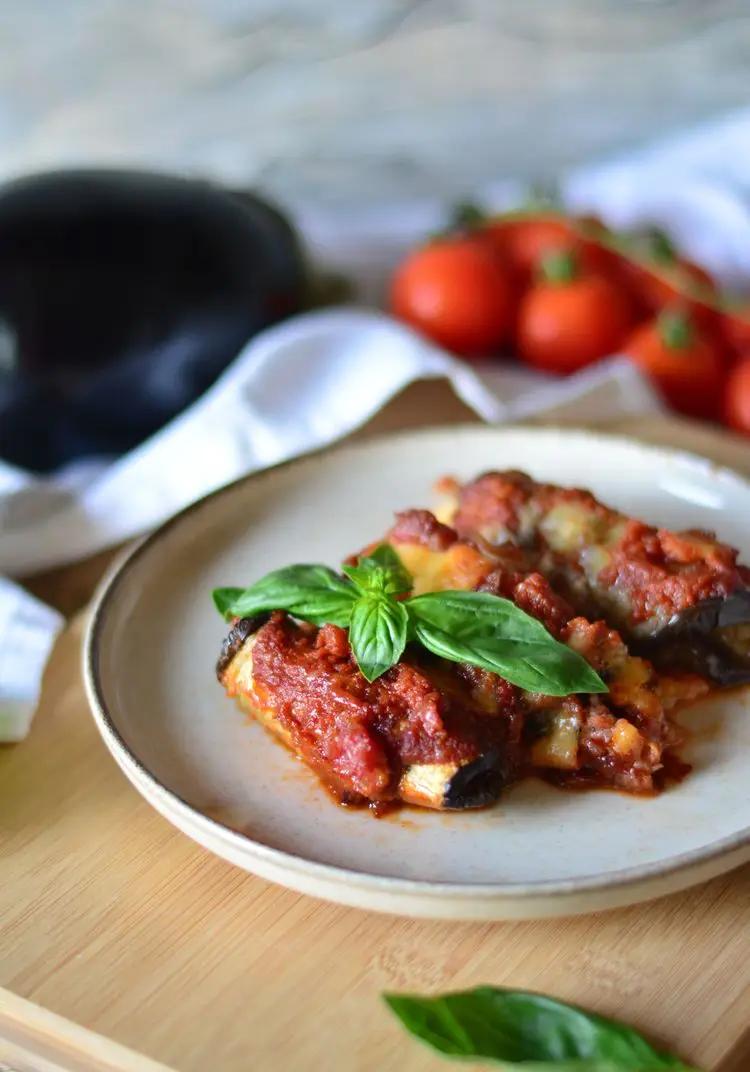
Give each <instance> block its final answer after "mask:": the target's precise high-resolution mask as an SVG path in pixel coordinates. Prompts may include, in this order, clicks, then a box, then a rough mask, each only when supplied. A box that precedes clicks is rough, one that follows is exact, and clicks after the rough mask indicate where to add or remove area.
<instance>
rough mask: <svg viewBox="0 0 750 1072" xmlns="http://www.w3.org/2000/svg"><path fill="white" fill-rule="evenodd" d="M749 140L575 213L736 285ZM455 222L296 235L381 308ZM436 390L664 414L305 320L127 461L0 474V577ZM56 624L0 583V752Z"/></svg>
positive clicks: (108, 537)
mask: <svg viewBox="0 0 750 1072" xmlns="http://www.w3.org/2000/svg"><path fill="white" fill-rule="evenodd" d="M747 144H750V114H748V113H745V114H743V115H741V116H734V117H730V119H729V120H727V121H726V122H723V123H721V124H719V125H718V126H716V127H715V128H713V129H711V128H707V129H702V130H699V131H698V132H696V133H695V134H694V135H691V136H686V137H685V138H683V139H681V140H677V141H673V142H671V143H668V144H666V145H665V146H664V147H663V148H661V149H660V148H658V147H657V148H655V149H651V150H649V151H646V152H642V153H640V154H637V155H635V156H633V157H631V158H630V159H629V160H625V161H621V162H614V163H612V164H608V165H605V166H602V167H597V168H592V169H587V170H586V171H583V172H580V173H578V174H576V175H573V176H570V177H569V178H568V179H567V180H566V181H565V183H564V186H563V190H564V193H565V196H566V199H567V201H568V202H569V203H570V204H571V205H572V206H574V207H575V208H577V209H581V210H584V209H585V210H594V211H598V212H599V213H600V214H601V215H602V216H603V218H604V219H605V220H606V221H607V222H610V223H612V224H614V225H618V226H622V225H629V224H633V223H640V222H650V223H657V224H659V223H660V224H662V225H664V226H666V227H667V228H668V229H669V230H670V231H671V232H672V234H673V235H674V236H675V237H676V238H677V239H678V241H679V242H680V243H681V244H682V245H683V246H684V247H685V248H686V249H687V251H688V252H690V253H693V254H694V255H696V256H698V257H700V258H702V259H703V260H704V261H705V262H706V263H707V265H708V266H709V267H710V268H711V269H712V270H713V271H714V272H715V273H716V274H717V275H718V277H719V278H720V279H722V280H723V281H724V282H727V283H730V284H733V285H736V284H737V283H739V282H741V281H743V280H744V281H746V280H747V279H748V278H750V211H749V210H748V207H747V205H748V199H747V198H746V196H745V195H746V193H747V190H748V188H750V159H748V157H747V153H746V151H745V146H746V145H747ZM732 146H734V149H735V151H732V149H731V147H732ZM722 161H726V162H727V168H726V170H725V172H724V174H725V175H726V181H722V169H721V162H722ZM708 162H710V163H708ZM729 164H731V167H729ZM743 165H744V166H743ZM512 193H515V196H516V198H517V196H518V191H517V189H516V190H515V191H511V188H509V187H508V186H507V185H502V186H496V187H494V188H491V189H488V190H486V191H483V192H482V191H480V198H481V199H482V200H483V201H484V202H485V203H487V204H489V205H491V206H496V207H501V206H503V205H504V204H507V203H508V201H509V199H510V197H511V196H512ZM442 212H443V208H442V206H438V205H432V206H430V205H422V206H414V205H411V206H400V207H399V206H393V207H392V208H391V209H389V210H388V211H387V212H385V213H384V212H382V211H379V212H370V213H368V212H364V211H363V212H360V213H358V214H357V216H356V218H354V219H345V220H342V219H340V218H331V217H328V218H323V217H321V216H319V215H315V214H307V213H304V212H303V213H302V214H301V221H302V229H303V231H304V232H305V233H306V236H307V237H308V239H309V240H310V244H311V246H312V248H313V253H314V255H315V256H317V257H318V258H319V259H320V260H322V261H324V262H327V263H328V264H331V265H335V266H337V267H339V268H342V269H344V270H345V271H347V272H348V273H349V274H350V276H352V277H353V279H354V280H355V282H356V283H357V285H358V291H359V294H360V295H361V296H363V297H364V298H365V299H368V298H369V300H371V301H376V300H377V299H378V298H379V297H381V296H382V291H383V282H384V279H385V277H386V275H387V272H388V270H389V269H390V267H391V266H392V264H393V263H394V260H395V259H396V258H397V257H398V255H399V254H400V252H401V251H402V250H403V249H404V248H405V247H406V246H408V245H409V244H410V243H412V242H413V241H415V240H416V239H418V238H420V237H421V236H422V235H424V234H425V233H426V232H427V231H429V230H431V229H433V228H434V227H436V226H438V225H439V223H440V222H441V215H442ZM436 377H445V378H447V379H448V380H449V381H450V382H451V383H452V385H453V387H454V389H455V391H456V393H457V394H458V395H459V396H460V397H461V398H462V399H463V400H464V401H465V402H466V403H467V404H468V405H469V406H470V407H471V408H472V409H473V410H474V411H475V412H476V413H477V414H478V415H479V416H480V417H482V418H483V419H485V420H487V421H505V420H513V419H519V418H523V417H527V416H530V415H532V414H534V413H548V414H550V415H551V416H560V417H562V416H565V417H566V418H574V419H579V420H581V421H585V420H588V419H592V418H596V419H598V420H601V419H605V418H606V417H607V416H611V417H616V416H622V415H625V414H629V413H632V414H646V413H648V412H654V411H656V410H658V408H659V405H658V402H657V400H656V398H655V396H654V395H653V392H652V391H651V390H650V388H649V387H648V386H647V385H646V384H645V383H644V382H643V380H641V379H640V377H639V376H638V374H637V373H636V372H635V371H634V369H633V368H632V366H631V365H630V364H628V363H627V362H625V361H622V360H617V359H612V360H610V361H608V362H605V363H603V364H601V365H599V366H597V367H595V368H592V369H589V370H586V371H584V372H582V373H580V374H578V375H577V376H573V377H571V378H570V379H568V380H564V381H559V380H550V379H545V378H544V377H541V376H539V375H537V374H535V373H531V372H529V371H528V370H525V369H523V368H521V367H520V366H518V365H513V364H507V365H501V364H496V365H492V366H485V367H481V366H479V367H477V368H471V367H469V366H468V365H466V364H465V363H462V362H459V361H456V360H454V359H453V358H451V357H450V356H449V355H447V354H445V353H443V352H442V351H441V350H439V349H438V348H436V347H434V346H432V345H430V344H429V343H428V342H426V341H425V340H423V339H421V338H419V337H418V336H417V335H416V334H414V333H413V332H411V331H409V330H407V329H406V328H404V327H403V326H401V325H399V324H397V323H395V322H394V321H392V320H391V319H390V318H388V317H387V316H385V315H384V314H382V313H379V312H376V311H374V310H372V311H370V310H367V309H362V308H351V309H336V310H332V311H326V312H320V313H314V314H309V315H307V316H304V317H299V318H296V319H295V320H292V321H288V322H287V323H285V324H282V325H280V326H279V327H277V328H274V329H272V330H271V331H268V332H266V333H265V334H264V335H262V336H260V337H258V338H257V339H256V340H254V341H253V342H251V343H250V344H249V345H248V346H247V347H245V348H244V349H243V351H242V352H241V353H240V354H239V355H238V357H237V358H236V360H235V361H234V362H233V363H232V365H231V366H230V367H229V368H228V369H227V370H226V372H225V373H224V375H223V376H222V377H221V378H220V379H219V380H218V382H217V383H216V384H215V385H214V387H213V388H212V389H211V390H210V391H208V392H207V393H206V395H204V397H203V398H202V399H200V400H199V401H198V402H197V403H195V405H193V406H192V407H190V409H188V410H187V411H186V412H185V413H183V414H182V415H181V416H179V417H178V418H177V419H176V420H174V421H173V422H172V423H171V424H169V425H168V426H167V427H165V428H164V429H162V430H161V431H160V432H159V433H158V434H157V435H155V436H154V437H153V438H152V439H150V440H148V442H146V443H144V444H143V445H142V446H140V447H139V448H138V449H136V450H134V451H132V452H131V453H130V454H128V455H127V456H125V457H124V458H122V459H120V460H118V461H116V462H114V463H104V462H87V463H85V464H81V465H76V466H73V467H71V468H68V469H67V470H66V471H64V472H62V473H59V474H57V475H56V476H55V477H53V478H50V479H38V478H35V477H33V476H31V475H30V474H28V473H24V472H22V471H20V470H18V469H15V468H13V467H11V466H9V465H7V464H4V463H2V462H0V573H5V574H6V575H7V576H13V575H15V576H19V575H22V574H26V573H30V572H33V571H34V570H38V569H41V568H44V567H47V566H51V565H55V564H62V563H64V562H68V561H73V560H75V559H77V558H80V557H82V556H85V555H87V554H90V553H92V552H94V551H97V550H99V549H100V548H103V547H106V546H108V545H111V544H114V543H117V542H119V541H121V540H123V539H126V538H128V537H130V536H133V535H135V534H136V533H139V532H142V531H144V530H146V529H149V528H151V527H153V526H154V525H156V524H158V523H159V522H160V521H162V520H163V519H164V518H166V517H168V516H169V515H170V514H172V513H174V511H175V510H178V509H180V508H181V507H182V506H184V505H186V504H187V503H189V502H191V501H193V500H195V499H197V498H199V497H200V496H201V495H203V494H205V493H206V492H208V491H210V490H211V489H213V488H214V487H217V486H219V485H221V484H223V483H226V482H227V481H229V480H232V479H233V478H235V477H237V476H239V475H241V474H243V473H247V472H252V471H255V470H258V469H262V468H264V467H265V466H268V465H272V464H274V463H275V462H279V461H282V460H284V459H286V458H290V457H294V456H295V455H298V454H301V453H304V452H305V451H309V450H312V449H315V448H316V447H320V446H323V445H325V444H327V443H331V442H334V441H335V440H337V439H340V438H342V437H343V436H345V435H347V434H348V433H349V432H351V431H353V430H354V429H355V428H357V427H359V426H361V425H362V424H364V423H365V422H366V421H367V420H368V419H369V418H370V417H371V416H372V415H373V414H374V413H376V412H377V411H378V410H379V409H380V408H381V407H382V406H383V405H385V403H386V402H387V401H388V400H389V399H390V398H392V397H393V396H394V395H396V394H397V393H398V392H399V391H400V390H401V389H402V388H403V387H405V386H406V385H407V384H409V383H411V382H413V381H414V380H418V379H425V378H428V379H429V378H436ZM60 624H61V619H60V617H59V615H57V614H55V612H53V611H49V610H48V609H47V608H44V607H43V606H42V605H41V604H39V603H38V601H37V600H34V599H32V597H30V596H28V595H27V594H26V593H24V592H23V591H21V590H20V589H19V588H18V587H15V586H13V585H12V584H10V583H9V582H7V581H0V740H3V739H5V740H16V739H19V738H20V737H22V736H23V734H24V733H25V732H26V730H27V728H28V725H29V722H30V719H31V714H32V712H33V709H34V706H35V703H36V699H37V696H38V691H39V687H40V679H41V673H42V669H43V666H44V662H45V659H46V657H47V654H48V652H49V650H50V648H51V646H52V643H53V640H54V637H55V635H56V633H57V631H58V630H59V628H60Z"/></svg>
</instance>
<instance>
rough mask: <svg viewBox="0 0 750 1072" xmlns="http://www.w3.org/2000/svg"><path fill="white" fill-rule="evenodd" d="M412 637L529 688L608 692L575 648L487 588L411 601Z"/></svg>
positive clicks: (556, 693) (448, 656)
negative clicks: (552, 634) (486, 589)
mask: <svg viewBox="0 0 750 1072" xmlns="http://www.w3.org/2000/svg"><path fill="white" fill-rule="evenodd" d="M406 606H407V608H408V611H409V618H410V620H411V628H412V630H413V634H414V637H415V638H416V639H417V640H418V641H419V642H420V643H421V644H423V645H424V647H426V648H428V649H429V650H430V651H432V652H434V653H435V654H436V655H440V656H441V657H442V658H443V659H450V660H451V661H453V662H459V663H471V664H472V665H474V666H481V667H483V668H484V669H485V670H491V671H492V672H493V673H494V674H499V675H500V676H501V677H504V678H505V680H506V681H510V682H511V683H512V684H514V685H518V686H519V688H522V689H526V690H527V691H528V692H541V693H544V695H546V696H567V695H569V694H570V693H574V692H607V686H606V685H605V684H604V682H603V681H602V679H601V678H600V677H599V675H598V674H597V673H596V671H595V670H594V669H593V668H592V667H591V666H590V665H589V663H587V662H586V660H585V659H584V658H582V657H581V656H580V655H578V653H577V652H575V651H573V650H572V649H571V648H569V647H567V646H566V645H565V644H561V643H560V642H559V641H558V640H555V638H554V637H553V636H551V634H550V633H548V632H547V630H546V629H545V628H544V626H543V625H542V623H541V622H540V621H538V620H537V619H536V618H532V617H531V615H530V614H526V612H525V611H522V610H521V609H520V608H519V607H517V606H516V605H515V603H511V601H510V600H509V599H503V598H501V597H500V596H493V595H490V593H489V592H461V591H448V592H431V593H428V594H426V595H422V596H416V597H415V598H414V599H409V600H407V604H406Z"/></svg>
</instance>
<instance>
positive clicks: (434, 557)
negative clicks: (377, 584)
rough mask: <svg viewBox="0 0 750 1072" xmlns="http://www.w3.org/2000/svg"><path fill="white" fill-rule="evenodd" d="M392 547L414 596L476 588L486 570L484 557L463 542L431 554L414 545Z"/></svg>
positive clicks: (419, 545)
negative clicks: (409, 577) (407, 575)
mask: <svg viewBox="0 0 750 1072" xmlns="http://www.w3.org/2000/svg"><path fill="white" fill-rule="evenodd" d="M393 546H394V547H395V549H396V551H397V552H398V555H399V557H400V559H401V561H402V562H403V564H404V565H405V566H406V568H407V569H408V571H409V573H411V575H412V577H413V578H414V595H415V596H420V595H424V593H425V592H443V591H446V590H447V589H451V588H458V589H471V588H475V587H476V586H477V585H478V584H479V583H480V582H481V581H482V580H483V579H484V578H485V577H486V576H487V573H488V571H489V563H488V561H487V559H486V558H485V557H484V555H482V554H481V553H480V552H479V551H477V550H475V548H473V547H468V546H467V545H466V544H463V543H455V544H453V546H452V547H449V548H448V550H447V551H431V550H430V549H429V548H428V547H423V546H422V545H421V544H416V543H396V544H394V545H393Z"/></svg>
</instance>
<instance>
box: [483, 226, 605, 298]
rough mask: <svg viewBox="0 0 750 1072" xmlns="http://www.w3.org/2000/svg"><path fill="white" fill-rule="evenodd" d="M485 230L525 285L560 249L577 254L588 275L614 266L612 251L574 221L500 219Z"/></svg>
mask: <svg viewBox="0 0 750 1072" xmlns="http://www.w3.org/2000/svg"><path fill="white" fill-rule="evenodd" d="M484 231H485V234H486V235H487V236H488V238H490V240H491V241H492V242H493V243H494V245H495V246H496V248H497V250H498V252H499V253H500V254H501V255H502V256H503V257H504V259H505V260H506V262H507V264H508V266H509V268H510V269H511V271H512V272H513V275H514V277H515V278H516V279H517V281H518V282H519V283H520V284H521V285H522V286H528V285H529V283H531V282H532V280H533V279H534V277H535V276H536V275H537V273H538V272H539V270H540V268H541V265H542V261H543V260H544V258H545V257H546V256H547V255H548V254H550V253H554V252H557V251H560V250H571V251H573V252H575V254H576V257H577V259H578V262H579V264H580V267H581V269H582V270H585V271H587V272H596V271H601V272H605V273H606V272H608V271H609V269H610V267H611V260H612V256H611V254H610V252H609V250H607V249H605V248H604V247H603V246H601V245H599V243H598V242H596V241H594V240H593V239H589V238H584V237H583V236H582V235H580V234H579V233H578V229H577V227H576V225H575V223H574V222H573V221H572V220H567V219H563V218H562V217H558V216H536V217H532V216H529V217H524V218H519V219H508V220H498V221H497V222H495V223H489V224H487V225H486V227H485V228H484Z"/></svg>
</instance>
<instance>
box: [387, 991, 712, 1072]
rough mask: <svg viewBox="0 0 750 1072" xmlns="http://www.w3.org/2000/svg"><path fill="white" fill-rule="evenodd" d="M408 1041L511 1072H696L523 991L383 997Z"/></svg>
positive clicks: (626, 1034)
mask: <svg viewBox="0 0 750 1072" xmlns="http://www.w3.org/2000/svg"><path fill="white" fill-rule="evenodd" d="M383 997H384V999H385V1002H386V1004H387V1005H388V1007H389V1008H390V1009H391V1010H392V1011H393V1012H394V1013H395V1014H396V1016H397V1017H398V1019H399V1020H400V1021H401V1023H402V1024H403V1025H404V1027H405V1028H406V1030H407V1031H409V1032H410V1034H412V1035H414V1036H415V1037H416V1038H418V1039H421V1041H422V1042H426V1043H427V1044H428V1045H429V1046H431V1047H432V1048H433V1049H435V1050H437V1051H438V1052H439V1053H442V1054H447V1055H449V1056H453V1057H470V1058H474V1059H476V1060H482V1059H484V1060H491V1061H495V1062H498V1063H499V1065H500V1067H501V1068H502V1069H507V1070H508V1072H511V1070H513V1069H519V1070H521V1072H552V1070H554V1072H662V1070H670V1072H697V1070H696V1069H692V1070H691V1069H690V1068H689V1067H688V1066H687V1065H685V1064H683V1063H682V1062H681V1061H680V1060H678V1058H676V1057H673V1056H670V1055H669V1054H666V1053H661V1052H659V1051H658V1050H655V1049H654V1048H653V1046H651V1045H650V1044H649V1043H648V1042H646V1040H645V1039H644V1038H643V1037H642V1036H641V1035H639V1034H638V1032H637V1031H634V1030H633V1029H632V1028H630V1027H627V1026H626V1025H625V1024H620V1023H618V1022H617V1021H615V1020H608V1019H605V1017H603V1016H597V1015H596V1014H595V1013H589V1012H584V1010H583V1009H578V1008H576V1007H575V1006H573V1005H566V1004H565V1003H564V1002H562V1001H555V1000H554V999H553V998H548V997H545V996H544V995H543V994H532V993H528V992H526V991H523V990H505V989H502V988H500V987H492V986H479V987H476V988H475V989H474V990H464V991H461V992H458V993H455V994H444V995H442V996H440V995H438V996H435V997H419V996H416V995H406V994H384V995H383Z"/></svg>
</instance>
